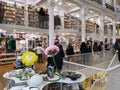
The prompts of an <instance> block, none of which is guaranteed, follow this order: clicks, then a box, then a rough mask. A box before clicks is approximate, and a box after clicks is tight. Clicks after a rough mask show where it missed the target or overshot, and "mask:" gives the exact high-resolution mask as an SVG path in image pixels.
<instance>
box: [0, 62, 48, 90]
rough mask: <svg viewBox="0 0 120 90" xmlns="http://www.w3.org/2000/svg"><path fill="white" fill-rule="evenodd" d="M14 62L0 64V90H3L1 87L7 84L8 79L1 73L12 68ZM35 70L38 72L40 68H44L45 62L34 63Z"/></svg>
mask: <svg viewBox="0 0 120 90" xmlns="http://www.w3.org/2000/svg"><path fill="white" fill-rule="evenodd" d="M14 66H15V65H14V64H8V65H0V90H3V88H4V87H5V86H6V85H7V82H8V80H7V79H5V78H3V74H4V73H6V72H8V71H10V70H13V67H14ZM35 66H36V72H39V71H40V70H45V68H46V62H44V63H36V65H35Z"/></svg>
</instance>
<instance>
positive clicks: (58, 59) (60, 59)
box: [47, 41, 65, 72]
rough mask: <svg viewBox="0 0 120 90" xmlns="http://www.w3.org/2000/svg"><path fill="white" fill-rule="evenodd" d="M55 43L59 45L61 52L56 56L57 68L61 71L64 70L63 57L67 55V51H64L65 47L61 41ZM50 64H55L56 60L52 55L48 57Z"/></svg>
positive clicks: (48, 64)
mask: <svg viewBox="0 0 120 90" xmlns="http://www.w3.org/2000/svg"><path fill="white" fill-rule="evenodd" d="M55 45H56V46H58V47H59V52H58V53H57V54H56V55H55V56H54V58H55V62H56V66H57V67H55V68H57V70H58V72H60V71H61V70H62V66H63V57H64V56H65V53H64V51H63V47H62V45H61V44H60V43H59V41H57V42H55ZM48 66H54V62H53V60H52V57H48V58H47V67H48Z"/></svg>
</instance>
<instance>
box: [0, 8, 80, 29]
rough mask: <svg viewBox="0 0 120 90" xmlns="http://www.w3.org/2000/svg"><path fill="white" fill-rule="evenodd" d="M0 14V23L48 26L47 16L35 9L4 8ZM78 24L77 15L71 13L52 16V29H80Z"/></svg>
mask: <svg viewBox="0 0 120 90" xmlns="http://www.w3.org/2000/svg"><path fill="white" fill-rule="evenodd" d="M1 11H2V10H1ZM0 16H1V17H0V24H9V25H21V26H29V27H35V28H42V29H48V28H49V16H40V15H39V14H38V12H37V11H25V10H19V11H17V10H16V9H14V10H7V9H4V10H3V11H2V12H0ZM80 25H81V22H80V19H78V18H77V17H74V16H71V15H66V16H59V15H55V16H54V29H72V30H80V29H81V26H80Z"/></svg>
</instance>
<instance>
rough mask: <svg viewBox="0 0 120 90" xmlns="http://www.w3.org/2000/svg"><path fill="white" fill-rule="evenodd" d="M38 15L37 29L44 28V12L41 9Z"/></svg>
mask: <svg viewBox="0 0 120 90" xmlns="http://www.w3.org/2000/svg"><path fill="white" fill-rule="evenodd" d="M38 14H39V27H40V28H44V19H45V11H44V8H43V7H41V8H40V10H39V11H38Z"/></svg>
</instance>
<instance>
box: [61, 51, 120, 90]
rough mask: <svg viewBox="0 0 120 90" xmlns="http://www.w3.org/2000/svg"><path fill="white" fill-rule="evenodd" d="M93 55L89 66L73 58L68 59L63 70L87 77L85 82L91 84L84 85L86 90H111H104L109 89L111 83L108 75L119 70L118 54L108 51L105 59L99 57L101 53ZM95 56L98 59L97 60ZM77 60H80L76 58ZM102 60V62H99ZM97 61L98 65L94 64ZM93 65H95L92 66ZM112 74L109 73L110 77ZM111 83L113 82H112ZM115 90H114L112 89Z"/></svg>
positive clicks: (88, 63)
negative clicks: (78, 72) (77, 72)
mask: <svg viewBox="0 0 120 90" xmlns="http://www.w3.org/2000/svg"><path fill="white" fill-rule="evenodd" d="M94 54H95V55H93V59H92V58H91V61H89V62H87V64H83V63H78V62H77V61H79V60H76V61H75V60H74V59H73V57H72V58H68V57H66V59H65V61H64V65H63V70H73V71H80V72H82V73H84V74H85V75H86V77H87V78H86V80H85V82H89V83H87V84H86V85H87V86H86V85H85V84H83V86H84V89H85V90H109V89H104V88H105V86H106V87H107V85H108V84H107V83H108V82H109V80H108V79H110V78H109V77H108V73H109V72H111V71H112V70H114V69H116V68H118V67H119V66H120V65H117V63H118V57H117V53H113V52H110V51H106V52H105V54H104V56H103V57H104V59H103V58H102V57H101V56H100V57H98V55H99V53H98V54H96V53H94ZM78 56H79V57H80V55H78ZM95 56H97V57H98V58H96V59H95ZM107 57H109V58H107ZM76 59H79V58H77V57H76ZM99 60H100V61H99ZM94 61H96V63H94ZM91 63H93V64H92V65H91ZM110 75H111V73H109V76H110ZM110 82H111V81H110ZM111 90H113V89H111ZM116 90H118V89H116Z"/></svg>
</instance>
